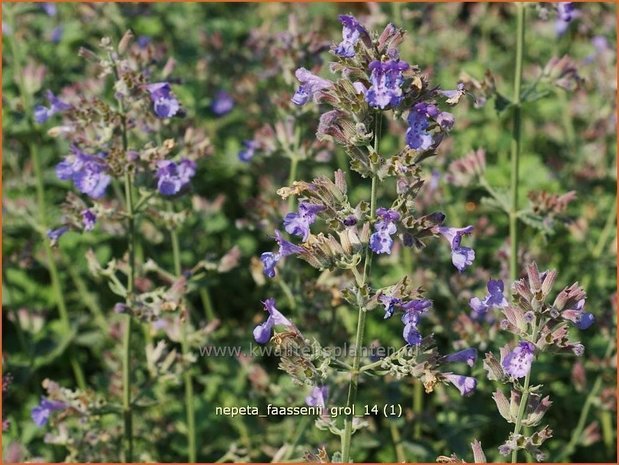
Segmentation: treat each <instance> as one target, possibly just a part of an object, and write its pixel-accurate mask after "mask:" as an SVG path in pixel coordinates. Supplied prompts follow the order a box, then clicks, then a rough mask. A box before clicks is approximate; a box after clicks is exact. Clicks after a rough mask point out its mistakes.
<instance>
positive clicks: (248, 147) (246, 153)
mask: <svg viewBox="0 0 619 465" xmlns="http://www.w3.org/2000/svg"><path fill="white" fill-rule="evenodd" d="M243 147H244V148H243V149H241V151H240V152H239V160H241V161H242V162H244V163H247V162H249V161H250V160H251V159H252V158H254V155H255V154H256V150H257V149H258V143H257V142H256V141H254V140H245V141H243Z"/></svg>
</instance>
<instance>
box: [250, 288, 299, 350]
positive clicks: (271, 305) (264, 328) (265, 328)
mask: <svg viewBox="0 0 619 465" xmlns="http://www.w3.org/2000/svg"><path fill="white" fill-rule="evenodd" d="M262 304H263V305H264V309H265V311H267V312H268V313H269V317H268V318H267V321H265V322H264V323H262V324H260V325H258V326H256V327H255V328H254V339H255V340H256V342H257V343H258V344H266V343H267V342H269V340H270V339H271V333H272V332H273V327H274V326H277V325H282V326H287V327H289V328H294V325H293V324H292V323H291V322H290V321H289V320H288V319H287V318H286V317H285V316H284V315H282V314H281V313H280V312H279V310H277V309H276V308H275V299H272V298H271V299H267V300H265V301H264V302H262Z"/></svg>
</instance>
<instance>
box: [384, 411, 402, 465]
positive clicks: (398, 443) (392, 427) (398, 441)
mask: <svg viewBox="0 0 619 465" xmlns="http://www.w3.org/2000/svg"><path fill="white" fill-rule="evenodd" d="M387 421H388V422H389V431H390V432H391V440H392V441H393V447H394V449H395V456H396V460H397V461H398V463H406V453H405V452H404V445H403V444H402V437H401V436H400V431H399V430H398V426H397V425H396V424H395V421H394V420H391V419H387Z"/></svg>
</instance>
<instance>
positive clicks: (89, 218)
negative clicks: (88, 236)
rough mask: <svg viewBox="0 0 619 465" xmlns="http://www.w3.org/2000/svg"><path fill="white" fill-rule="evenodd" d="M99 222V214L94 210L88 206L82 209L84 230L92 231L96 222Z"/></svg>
mask: <svg viewBox="0 0 619 465" xmlns="http://www.w3.org/2000/svg"><path fill="white" fill-rule="evenodd" d="M96 222H97V215H95V214H94V212H93V211H92V210H91V209H89V208H86V209H85V210H82V225H83V226H84V231H92V230H93V229H94V228H95V223H96Z"/></svg>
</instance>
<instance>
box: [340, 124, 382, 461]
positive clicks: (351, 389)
mask: <svg viewBox="0 0 619 465" xmlns="http://www.w3.org/2000/svg"><path fill="white" fill-rule="evenodd" d="M379 126H380V113H377V114H376V119H375V131H374V133H375V134H376V136H375V137H374V151H375V152H378V145H379V141H380V136H379V135H378V128H379ZM377 185H378V177H377V176H376V175H375V174H372V187H371V194H370V223H373V222H374V219H375V210H376V189H377ZM371 266H372V251H371V250H370V246H369V244H368V245H367V246H366V249H365V259H364V263H363V278H362V280H363V281H362V283H360V286H359V287H360V288H361V287H364V286H365V285H366V284H367V282H368V280H369V272H370V268H371ZM360 299H361V298H360V297H359V313H358V315H357V332H356V335H355V355H354V358H353V364H352V371H351V374H350V384H349V385H348V397H347V400H346V407H347V410H348V411H350V413H349V414H348V415H347V416H346V419H345V420H344V433H343V435H342V462H344V463H348V462H349V461H350V442H351V438H352V421H353V412H352V410H353V408H354V405H355V402H356V400H357V390H358V383H359V374H360V371H359V365H360V364H361V346H362V344H363V334H364V332H365V317H366V310H365V308H364V305H363V304H362V302H361V300H360Z"/></svg>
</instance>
